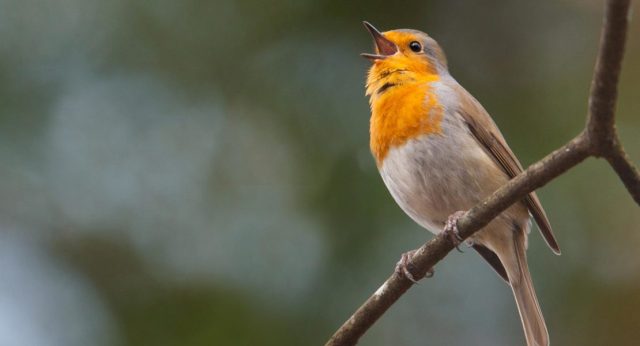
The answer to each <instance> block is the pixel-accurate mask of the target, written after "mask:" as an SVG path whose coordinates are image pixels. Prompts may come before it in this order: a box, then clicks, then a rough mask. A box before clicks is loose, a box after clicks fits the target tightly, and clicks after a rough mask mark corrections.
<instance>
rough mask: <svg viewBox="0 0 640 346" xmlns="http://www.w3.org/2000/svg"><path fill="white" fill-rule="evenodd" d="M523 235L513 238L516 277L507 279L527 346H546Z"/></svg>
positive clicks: (547, 339) (547, 336)
mask: <svg viewBox="0 0 640 346" xmlns="http://www.w3.org/2000/svg"><path fill="white" fill-rule="evenodd" d="M523 237H524V235H523V234H520V235H515V236H514V243H515V244H514V248H515V255H516V259H517V264H518V269H519V270H518V274H519V275H518V277H513V278H511V277H510V278H509V281H510V284H511V289H512V290H513V296H514V297H515V299H516V304H517V305H518V312H519V313H520V320H521V321H522V327H523V328H524V333H525V337H526V339H527V345H529V346H548V345H549V332H548V331H547V326H546V324H545V322H544V317H543V316H542V311H541V310H540V305H539V304H538V298H536V292H535V290H534V288H533V282H532V281H531V274H530V273H529V267H528V265H527V257H526V253H525V245H524V239H523Z"/></svg>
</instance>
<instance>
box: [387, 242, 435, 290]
mask: <svg viewBox="0 0 640 346" xmlns="http://www.w3.org/2000/svg"><path fill="white" fill-rule="evenodd" d="M416 251H418V250H411V251H407V252H405V253H403V254H402V256H401V257H400V260H399V261H398V263H396V273H398V275H402V276H404V277H406V278H407V279H409V281H411V282H413V283H414V284H417V283H418V280H419V279H421V278H418V279H416V278H415V276H414V275H413V274H411V270H414V271H415V267H414V266H413V264H411V263H410V260H411V257H412V256H413V254H415V253H416ZM432 276H433V268H431V269H429V271H427V273H426V274H425V276H424V277H427V278H430V277H432Z"/></svg>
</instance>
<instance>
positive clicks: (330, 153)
mask: <svg viewBox="0 0 640 346" xmlns="http://www.w3.org/2000/svg"><path fill="white" fill-rule="evenodd" d="M636 11H637V10H636ZM637 16H638V14H637V13H635V17H637ZM601 17H602V4H601V3H600V2H599V1H593V0H589V1H575V0H563V1H555V2H554V1H546V2H527V1H482V2H481V1H464V2H463V1H406V2H403V3H402V4H396V3H393V4H392V3H389V2H388V1H385V2H383V1H366V2H365V1H351V2H344V1H335V0H325V1H313V2H312V1H289V0H276V1H271V2H268V3H265V2H262V1H255V0H243V1H202V0H188V1H168V0H161V1H154V2H149V1H125V0H115V1H106V2H105V1H102V2H101V1H95V0H94V1H80V0H62V1H48V2H47V1H38V0H21V1H17V0H5V1H1V2H0V41H1V42H3V44H2V45H0V143H1V145H0V157H1V158H2V162H3V163H4V164H3V165H1V166H0V276H2V278H3V280H0V281H2V283H0V344H2V345H102V344H104V345H255V344H258V345H313V344H321V343H323V342H324V341H325V339H326V338H328V336H329V335H330V334H331V333H332V332H333V330H334V329H335V328H337V326H338V325H339V324H340V323H342V322H343V320H344V319H346V318H347V317H348V316H349V314H350V313H351V312H352V311H353V310H354V309H355V308H356V307H357V306H358V305H359V304H360V303H361V302H362V301H363V300H364V299H365V298H366V297H367V296H368V295H369V294H370V293H371V292H373V291H374V290H375V289H376V288H377V287H376V286H377V285H378V284H380V283H381V282H382V281H383V280H384V278H386V276H387V275H388V274H389V272H390V271H391V270H392V268H393V264H394V263H395V261H396V260H397V259H398V257H399V255H400V253H401V252H403V251H406V250H407V249H409V248H413V247H416V246H418V245H419V244H421V243H422V242H423V241H424V240H426V239H428V237H430V235H429V234H428V233H427V232H424V231H423V230H421V229H419V227H418V226H416V225H415V224H413V223H412V222H411V221H410V220H409V219H408V218H407V217H406V216H405V215H404V214H403V213H402V212H401V211H400V210H399V208H398V207H397V206H395V204H394V203H393V201H392V200H391V198H390V196H389V195H388V193H387V191H386V189H385V188H384V186H383V184H382V182H381V180H380V178H379V176H378V173H377V170H376V167H375V164H374V163H373V159H372V158H371V156H370V154H369V152H368V114H369V113H368V105H367V100H366V98H365V97H364V88H363V82H364V76H365V73H366V70H367V68H368V62H367V61H365V60H364V59H361V58H360V57H359V56H358V54H359V53H360V52H365V51H368V50H370V49H371V42H370V38H369V37H368V34H367V33H366V31H365V30H364V29H363V28H362V26H361V21H362V20H364V19H366V20H369V21H371V22H372V23H374V24H375V25H377V26H378V27H379V28H381V29H385V30H386V29H392V28H397V27H409V28H416V29H420V30H424V31H426V32H428V33H430V34H431V35H432V36H433V37H434V38H436V39H437V40H438V41H439V42H440V43H441V45H442V46H443V47H444V49H445V51H446V52H447V56H448V58H449V65H450V69H451V71H452V74H453V75H454V77H456V78H457V79H458V80H459V81H460V82H461V84H463V85H464V86H465V87H466V88H467V89H468V90H470V91H471V92H472V93H473V94H474V95H475V96H476V97H477V98H478V99H479V100H480V101H481V102H482V103H483V104H484V106H485V107H486V108H487V109H488V110H489V111H490V113H491V114H492V115H493V117H494V119H495V120H496V122H497V123H498V124H499V125H500V127H501V129H502V131H503V133H504V134H505V137H506V138H507V140H508V141H509V143H510V144H511V146H512V148H513V149H514V151H515V152H516V153H517V154H518V156H519V157H520V159H521V161H522V162H523V163H524V164H525V165H527V164H530V163H532V162H534V161H535V160H537V159H538V158H540V157H542V156H543V155H545V154H546V153H547V152H549V151H551V150H553V149H554V148H556V147H558V146H559V145H561V144H563V143H564V142H565V141H567V140H568V139H569V138H571V137H572V136H573V135H575V134H576V133H577V132H578V131H579V130H581V128H582V126H583V124H584V116H585V112H586V106H587V101H586V98H587V95H588V90H589V83H590V78H591V71H592V68H593V64H594V60H595V53H596V49H597V42H598V35H599V30H600V23H601ZM639 35H640V26H638V24H637V22H632V27H631V32H630V34H629V44H628V51H627V56H626V59H625V63H624V67H623V72H622V74H623V75H622V84H621V89H620V101H619V105H618V110H619V113H618V127H619V130H620V133H621V135H622V137H623V140H624V141H625V144H626V146H627V148H628V151H629V154H630V155H631V156H632V157H633V158H635V159H636V160H635V161H636V162H639V161H640V137H639V136H638V135H637V134H638V131H639V130H640V118H638V112H637V110H638V109H640V99H639V98H638V97H635V96H636V95H637V93H638V92H639V91H640V73H639V72H640V40H638V37H639ZM540 195H541V199H542V201H543V203H544V205H545V207H546V210H547V213H548V214H549V217H550V220H551V222H552V224H553V225H554V228H555V229H556V233H557V235H558V237H559V241H560V244H561V246H562V247H563V256H561V257H555V256H552V255H551V253H550V252H549V251H548V250H547V249H546V248H545V246H544V244H543V242H542V241H541V240H540V237H539V236H538V235H537V234H535V233H532V237H531V241H530V244H531V245H530V256H529V257H530V265H531V267H532V272H533V276H534V281H535V282H536V285H537V289H538V291H539V293H538V294H539V298H540V301H541V305H542V307H543V310H544V312H545V315H546V317H547V319H548V323H549V329H550V333H551V339H552V340H553V341H554V343H556V344H560V345H602V344H615V345H632V344H635V343H636V342H637V340H638V339H639V338H640V335H639V334H638V333H639V332H638V328H637V326H638V325H640V316H638V314H636V313H634V311H636V310H638V309H639V308H640V275H639V273H640V257H638V255H637V254H636V251H635V250H634V249H635V248H637V247H638V246H640V232H637V231H638V225H639V224H640V213H638V209H637V206H636V205H635V204H634V203H633V202H632V200H631V198H630V197H629V196H627V194H626V192H625V190H624V188H623V187H622V185H621V183H620V182H619V181H618V180H617V178H616V176H615V175H614V174H613V173H612V172H611V171H610V169H609V168H608V167H607V166H606V165H605V164H604V163H603V162H598V161H596V160H589V161H587V162H586V163H585V164H583V165H581V166H579V167H578V168H577V169H574V170H572V171H570V172H568V173H567V174H566V175H564V176H562V177H560V178H559V179H557V180H555V181H554V182H552V183H551V184H549V185H548V186H547V187H545V188H543V189H542V190H541V191H540ZM478 258H479V257H477V256H476V255H475V254H468V253H465V254H463V255H459V254H452V255H451V256H449V257H448V258H447V259H446V260H445V261H443V262H442V263H441V264H440V265H439V266H438V268H437V270H436V272H437V273H436V276H435V278H434V279H432V280H429V281H428V282H425V284H424V285H420V286H418V287H417V288H415V289H413V290H411V291H410V292H409V293H408V294H407V296H406V297H404V298H403V299H402V300H401V301H400V302H399V303H398V304H396V306H394V307H393V309H391V311H390V312H389V313H388V314H387V315H385V316H384V317H383V318H382V320H381V321H379V322H378V323H377V324H376V325H375V326H374V328H373V329H372V330H371V331H370V333H369V334H367V335H366V336H365V338H364V339H363V341H362V343H363V344H364V345H423V344H430V345H458V344H473V345H513V344H521V343H522V342H523V341H522V333H521V330H520V325H519V321H518V318H517V312H516V309H515V306H514V305H513V302H512V298H511V296H510V293H509V290H508V288H507V287H506V286H505V285H504V284H503V283H502V282H501V281H500V280H498V279H497V277H496V276H495V275H494V274H492V271H491V270H490V269H489V268H488V266H486V265H485V264H484V263H481V262H480V261H478ZM487 317H488V318H487ZM461 326H463V327H461Z"/></svg>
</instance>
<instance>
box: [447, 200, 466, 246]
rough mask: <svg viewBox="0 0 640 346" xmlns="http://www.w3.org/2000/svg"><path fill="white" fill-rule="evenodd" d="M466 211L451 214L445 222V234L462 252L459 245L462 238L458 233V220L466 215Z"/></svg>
mask: <svg viewBox="0 0 640 346" xmlns="http://www.w3.org/2000/svg"><path fill="white" fill-rule="evenodd" d="M464 214H465V211H462V210H459V211H456V212H455V213H453V214H451V215H449V218H448V219H447V222H446V223H445V224H444V231H443V232H444V235H445V236H446V237H447V238H449V240H450V241H451V242H452V243H453V245H454V246H455V247H456V249H457V250H458V251H460V252H462V250H460V248H459V247H458V246H459V245H460V244H461V243H462V238H461V237H460V234H459V233H458V220H459V219H460V218H461V217H462V216H464Z"/></svg>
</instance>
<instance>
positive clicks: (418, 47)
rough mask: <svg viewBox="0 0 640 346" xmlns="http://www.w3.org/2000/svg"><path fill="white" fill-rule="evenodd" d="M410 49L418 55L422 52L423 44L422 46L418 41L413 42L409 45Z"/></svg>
mask: <svg viewBox="0 0 640 346" xmlns="http://www.w3.org/2000/svg"><path fill="white" fill-rule="evenodd" d="M409 48H410V49H411V50H412V51H414V52H416V53H418V52H419V51H421V50H422V45H421V44H420V42H418V41H413V42H411V43H409Z"/></svg>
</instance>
